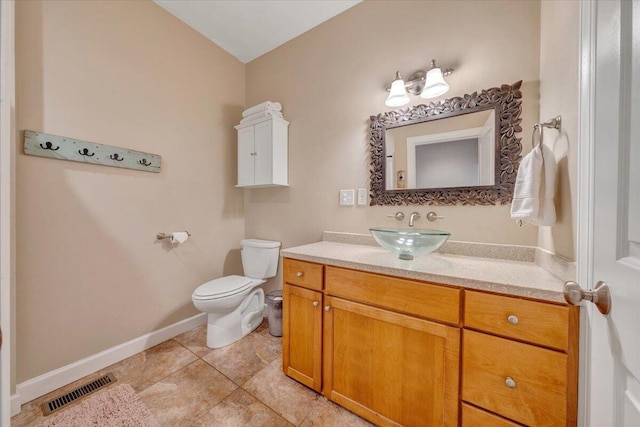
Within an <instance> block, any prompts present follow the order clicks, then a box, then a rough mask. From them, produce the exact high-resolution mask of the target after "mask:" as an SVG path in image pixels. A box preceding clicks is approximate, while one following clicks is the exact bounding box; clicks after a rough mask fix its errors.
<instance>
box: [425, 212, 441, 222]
mask: <svg viewBox="0 0 640 427" xmlns="http://www.w3.org/2000/svg"><path fill="white" fill-rule="evenodd" d="M427 219H428V220H429V221H431V222H433V221H435V220H436V219H444V217H443V216H441V215H438V214H437V213H435V212H433V211H431V212H429V213H428V214H427Z"/></svg>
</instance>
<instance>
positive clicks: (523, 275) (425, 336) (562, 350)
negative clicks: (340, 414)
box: [282, 241, 579, 427]
mask: <svg viewBox="0 0 640 427" xmlns="http://www.w3.org/2000/svg"><path fill="white" fill-rule="evenodd" d="M282 255H283V257H284V260H283V280H284V310H283V316H284V317H283V369H284V372H285V374H286V375H288V376H290V377H291V378H293V379H295V380H297V381H299V382H301V383H302V384H304V385H306V386H308V387H310V388H312V389H314V390H316V391H318V392H319V393H322V394H324V395H325V396H326V397H327V398H329V399H330V400H332V401H334V402H335V403H337V404H339V405H341V406H344V407H345V408H347V409H349V410H351V411H352V412H354V413H356V414H358V415H360V416H362V417H363V418H365V419H368V420H370V421H371V422H373V423H375V424H377V425H381V426H458V425H461V426H465V427H471V426H483V427H489V426H520V425H527V426H538V425H545V426H574V425H576V423H577V421H576V412H577V371H578V367H577V357H578V318H579V309H578V308H577V307H573V306H569V305H567V304H565V303H563V302H562V292H561V289H562V281H561V280H560V279H557V278H556V277H554V276H552V275H551V274H550V273H548V272H546V271H545V270H544V269H542V268H541V267H539V266H537V265H535V264H534V263H532V262H519V261H512V260H509V261H505V260H496V259H486V258H478V257H470V256H460V255H447V254H438V253H434V254H431V255H429V256H426V257H420V258H416V260H414V261H403V260H398V259H397V258H395V257H394V256H393V255H392V254H390V253H387V252H385V251H383V250H382V249H381V248H379V247H374V246H368V245H353V244H344V243H336V242H326V241H323V242H318V243H314V244H310V245H305V246H300V247H297V248H291V249H287V250H284V251H283V253H282ZM509 278H510V280H512V281H513V282H514V283H515V285H510V284H508V283H505V282H507V281H508V279H509ZM527 278H528V279H527ZM527 280H528V282H529V283H530V285H529V286H525V285H522V283H523V282H525V281H527Z"/></svg>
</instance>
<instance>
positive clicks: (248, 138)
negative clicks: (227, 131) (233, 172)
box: [238, 126, 255, 187]
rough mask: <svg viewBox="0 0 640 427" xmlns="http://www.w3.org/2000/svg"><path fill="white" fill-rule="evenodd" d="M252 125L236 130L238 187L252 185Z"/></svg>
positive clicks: (253, 138) (253, 136)
mask: <svg viewBox="0 0 640 427" xmlns="http://www.w3.org/2000/svg"><path fill="white" fill-rule="evenodd" d="M254 141H255V132H254V126H248V127H246V128H242V129H239V130H238V187H243V186H246V185H253V182H254V179H253V178H254V171H253V157H254Z"/></svg>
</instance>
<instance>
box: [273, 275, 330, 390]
mask: <svg viewBox="0 0 640 427" xmlns="http://www.w3.org/2000/svg"><path fill="white" fill-rule="evenodd" d="M283 297H284V301H283V313H282V322H283V323H282V328H283V330H282V347H283V348H282V365H283V370H284V373H285V374H286V375H288V376H290V377H291V378H293V379H294V380H296V381H299V382H301V383H302V384H304V385H306V386H307V387H310V388H312V389H314V390H316V391H320V390H321V386H322V293H321V292H316V291H312V290H309V289H304V288H300V287H298V286H291V285H287V284H285V285H284V289H283Z"/></svg>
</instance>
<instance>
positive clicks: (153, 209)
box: [16, 1, 245, 382]
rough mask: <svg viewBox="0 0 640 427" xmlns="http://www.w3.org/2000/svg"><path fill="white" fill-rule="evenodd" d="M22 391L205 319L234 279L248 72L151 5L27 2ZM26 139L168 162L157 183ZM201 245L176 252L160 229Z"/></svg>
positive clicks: (21, 160)
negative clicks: (36, 149)
mask: <svg viewBox="0 0 640 427" xmlns="http://www.w3.org/2000/svg"><path fill="white" fill-rule="evenodd" d="M16 7H17V11H16V12H17V16H16V31H17V34H16V37H17V49H16V50H17V73H16V74H17V120H18V131H19V132H20V134H19V135H18V138H17V139H18V152H19V154H18V158H17V233H18V241H17V309H16V315H17V361H16V364H17V382H22V381H25V380H27V379H30V378H33V377H35V376H37V375H40V374H42V373H45V372H48V371H51V370H53V369H55V368H58V367H60V366H63V365H66V364H68V363H71V362H74V361H77V360H79V359H81V358H83V357H86V356H89V355H92V354H95V353H97V352H99V351H102V350H104V349H107V348H109V347H112V346H114V345H118V344H121V343H123V342H125V341H127V340H129V339H132V338H135V337H138V336H140V335H143V334H145V333H148V332H151V331H154V330H157V329H159V328H161V327H163V326H166V325H169V324H172V323H174V322H177V321H179V320H182V319H185V318H187V317H190V316H192V315H195V314H196V313H197V310H196V309H195V308H194V307H193V305H192V303H191V293H192V292H193V290H194V289H195V288H196V287H197V286H198V285H200V284H201V283H203V282H204V281H206V280H209V279H211V278H214V277H217V276H221V275H223V274H234V273H235V274H237V273H240V272H241V267H240V257H239V250H238V249H239V240H240V239H241V238H243V237H244V214H243V208H244V207H243V192H242V190H238V189H235V188H234V184H235V176H236V160H235V156H236V149H235V131H234V129H233V125H234V124H236V122H237V120H238V118H239V117H240V114H241V112H242V110H243V107H244V99H245V94H244V79H245V75H244V74H245V66H244V65H243V64H242V63H240V62H239V61H237V60H236V59H235V58H233V57H232V56H231V55H229V54H227V53H226V52H224V51H223V50H222V49H220V48H219V47H217V46H215V45H214V44H213V43H211V42H209V41H208V40H206V39H205V38H204V37H202V36H201V35H199V34H198V33H196V32H195V31H194V30H192V29H191V28H189V27H188V26H186V25H185V24H183V23H182V22H180V21H179V20H177V19H176V18H175V17H173V16H172V15H170V14H169V13H167V12H166V11H164V10H163V9H162V8H160V7H158V6H157V5H155V4H153V3H152V2H150V1H129V2H116V1H68V2H65V1H19V2H17V3H16ZM24 129H30V130H35V131H41V132H45V133H51V134H55V135H64V136H68V137H72V138H77V139H83V140H87V141H94V142H98V143H102V144H109V145H116V146H120V147H126V148H131V149H135V150H140V151H148V152H152V153H157V154H159V155H161V156H162V171H161V173H159V174H153V173H145V172H138V171H132V170H126V169H116V168H109V167H103V166H93V165H86V164H80V163H73V162H67V161H58V160H51V159H44V158H38V157H31V156H25V155H24V154H22V153H23V150H22V141H23V136H22V131H23V130H24ZM183 229H187V230H189V231H190V232H191V233H192V234H193V237H192V238H191V239H190V240H189V241H188V242H187V243H186V244H184V245H182V246H179V247H176V248H169V247H168V246H167V245H166V244H161V243H159V242H157V241H156V239H155V235H156V233H157V232H159V231H165V232H170V231H174V230H183Z"/></svg>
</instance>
